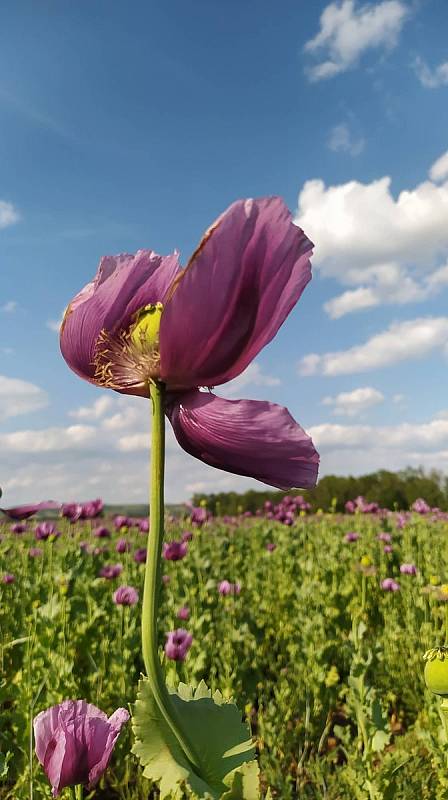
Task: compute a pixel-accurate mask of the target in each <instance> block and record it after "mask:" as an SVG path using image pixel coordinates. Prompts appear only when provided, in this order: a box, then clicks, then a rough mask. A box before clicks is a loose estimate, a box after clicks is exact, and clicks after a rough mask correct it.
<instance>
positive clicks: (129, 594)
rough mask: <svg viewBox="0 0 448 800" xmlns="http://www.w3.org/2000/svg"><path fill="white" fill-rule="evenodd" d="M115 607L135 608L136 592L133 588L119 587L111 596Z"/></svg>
mask: <svg viewBox="0 0 448 800" xmlns="http://www.w3.org/2000/svg"><path fill="white" fill-rule="evenodd" d="M113 601H114V603H115V604H116V605H117V606H135V604H136V603H138V591H137V589H134V587H133V586H119V587H118V589H117V590H116V591H115V592H114V594H113Z"/></svg>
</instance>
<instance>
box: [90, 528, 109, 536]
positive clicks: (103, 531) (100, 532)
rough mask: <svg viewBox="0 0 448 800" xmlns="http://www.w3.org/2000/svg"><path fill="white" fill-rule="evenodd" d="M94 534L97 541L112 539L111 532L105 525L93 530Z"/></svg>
mask: <svg viewBox="0 0 448 800" xmlns="http://www.w3.org/2000/svg"><path fill="white" fill-rule="evenodd" d="M92 533H93V535H94V536H96V538H97V539H110V530H109V529H108V528H106V527H105V526H104V525H98V527H97V528H94V529H93V531H92Z"/></svg>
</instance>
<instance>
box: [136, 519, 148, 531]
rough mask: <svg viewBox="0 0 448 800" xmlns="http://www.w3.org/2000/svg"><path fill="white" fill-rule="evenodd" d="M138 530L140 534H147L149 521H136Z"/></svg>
mask: <svg viewBox="0 0 448 800" xmlns="http://www.w3.org/2000/svg"><path fill="white" fill-rule="evenodd" d="M138 528H139V531H140V533H148V531H149V519H140V520H139V521H138Z"/></svg>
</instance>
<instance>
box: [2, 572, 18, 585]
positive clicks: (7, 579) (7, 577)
mask: <svg viewBox="0 0 448 800" xmlns="http://www.w3.org/2000/svg"><path fill="white" fill-rule="evenodd" d="M15 582H16V576H15V575H11V573H10V572H7V573H6V574H5V575H3V576H2V583H15Z"/></svg>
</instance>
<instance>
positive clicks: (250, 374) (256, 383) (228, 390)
mask: <svg viewBox="0 0 448 800" xmlns="http://www.w3.org/2000/svg"><path fill="white" fill-rule="evenodd" d="M280 384H281V380H280V378H276V377H275V376H274V375H268V374H267V373H266V372H264V370H263V368H262V367H261V366H260V364H259V363H258V362H256V361H254V362H253V363H252V364H249V366H248V367H247V368H246V369H245V370H244V372H242V373H241V375H238V377H237V378H234V380H233V381H229V383H226V384H224V385H223V386H218V387H217V388H216V393H217V394H219V395H220V396H221V397H229V398H234V397H235V398H238V397H242V392H243V390H245V389H246V387H265V386H280ZM250 394H251V397H252V396H253V392H250ZM255 399H257V398H255Z"/></svg>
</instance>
